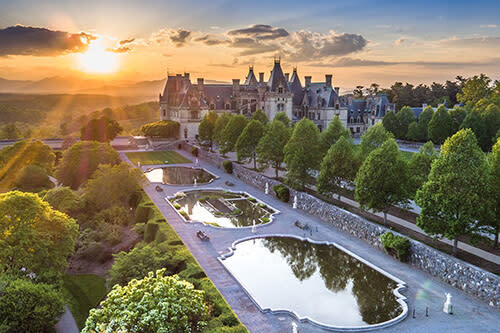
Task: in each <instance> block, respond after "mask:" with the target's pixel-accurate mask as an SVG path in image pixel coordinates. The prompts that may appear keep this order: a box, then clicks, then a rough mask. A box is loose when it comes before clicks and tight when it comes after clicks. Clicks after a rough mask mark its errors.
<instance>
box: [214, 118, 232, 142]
mask: <svg viewBox="0 0 500 333" xmlns="http://www.w3.org/2000/svg"><path fill="white" fill-rule="evenodd" d="M232 116H233V115H232V114H229V113H225V112H224V113H223V114H221V115H220V116H219V117H218V118H217V120H216V121H215V125H214V132H213V140H214V142H215V143H216V144H217V145H218V146H219V147H222V144H223V138H222V133H223V131H224V128H226V125H227V123H228V122H229V119H231V117H232Z"/></svg>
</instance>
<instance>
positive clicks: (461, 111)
mask: <svg viewBox="0 0 500 333" xmlns="http://www.w3.org/2000/svg"><path fill="white" fill-rule="evenodd" d="M448 114H449V115H450V118H451V133H453V134H455V133H457V132H458V130H459V129H460V125H462V123H463V121H464V119H465V117H466V116H467V111H465V108H463V107H460V106H455V107H454V108H453V109H451V110H449V111H448Z"/></svg>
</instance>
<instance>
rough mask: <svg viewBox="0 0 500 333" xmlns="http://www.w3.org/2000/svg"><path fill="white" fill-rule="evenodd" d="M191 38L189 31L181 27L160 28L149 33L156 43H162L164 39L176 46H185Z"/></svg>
mask: <svg viewBox="0 0 500 333" xmlns="http://www.w3.org/2000/svg"><path fill="white" fill-rule="evenodd" d="M190 38H191V31H190V30H186V29H183V28H179V29H177V30H174V29H161V30H159V31H157V32H155V33H153V34H152V35H151V40H152V41H154V42H156V43H163V42H165V41H166V40H169V41H171V42H172V43H173V44H174V45H175V46H176V47H182V46H185V45H186V43H187V42H188V40H189V39H190Z"/></svg>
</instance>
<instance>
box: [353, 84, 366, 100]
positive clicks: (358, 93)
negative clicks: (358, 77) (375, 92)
mask: <svg viewBox="0 0 500 333" xmlns="http://www.w3.org/2000/svg"><path fill="white" fill-rule="evenodd" d="M352 93H353V95H354V98H363V86H356V89H354V90H353V92H352Z"/></svg>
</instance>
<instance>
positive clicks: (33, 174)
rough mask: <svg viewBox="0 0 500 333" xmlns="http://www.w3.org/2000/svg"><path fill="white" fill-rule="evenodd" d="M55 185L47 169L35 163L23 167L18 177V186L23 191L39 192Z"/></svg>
mask: <svg viewBox="0 0 500 333" xmlns="http://www.w3.org/2000/svg"><path fill="white" fill-rule="evenodd" d="M53 186H54V184H53V183H52V182H51V181H50V179H49V175H47V171H46V170H45V169H44V168H42V167H41V166H38V165H34V164H29V165H27V166H25V167H24V168H22V169H21V171H20V172H19V173H18V174H17V177H16V187H17V188H18V189H20V190H22V191H30V192H37V191H40V190H43V189H45V188H50V187H53Z"/></svg>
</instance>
